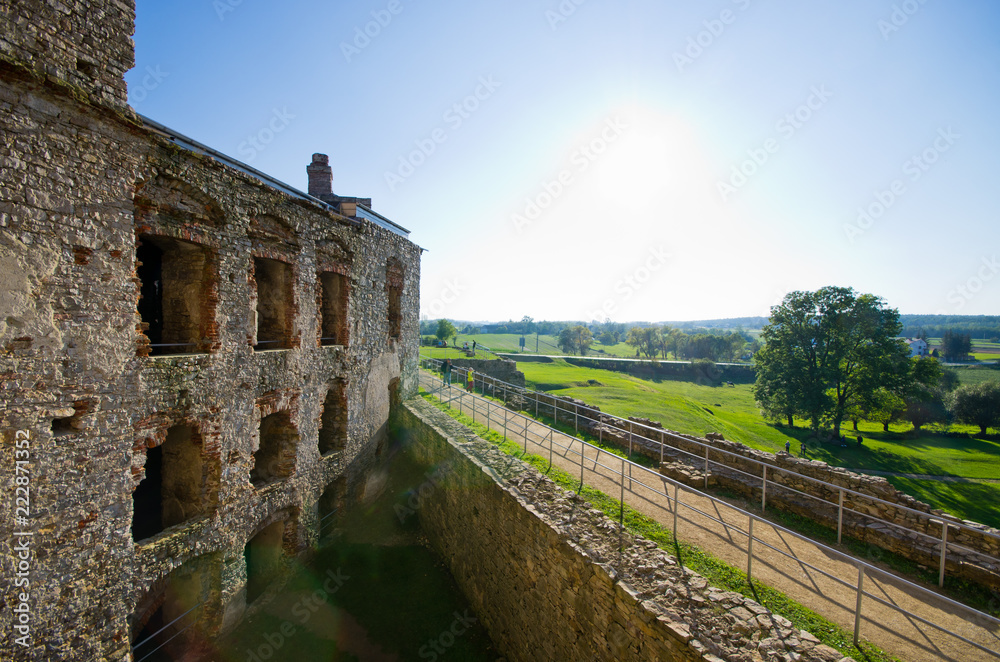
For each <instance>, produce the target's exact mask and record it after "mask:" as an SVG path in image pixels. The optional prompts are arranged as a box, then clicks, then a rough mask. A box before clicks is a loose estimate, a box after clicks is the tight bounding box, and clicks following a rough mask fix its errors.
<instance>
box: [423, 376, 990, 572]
mask: <svg viewBox="0 0 1000 662" xmlns="http://www.w3.org/2000/svg"><path fill="white" fill-rule="evenodd" d="M422 358H423V359H424V360H425V362H435V363H438V362H440V361H439V360H438V359H433V358H430V357H427V356H424V357H422ZM480 374H481V373H480ZM486 378H489V380H490V381H491V382H493V384H494V388H496V384H501V385H503V386H504V387H505V388H508V389H509V390H511V391H514V392H515V393H518V394H519V395H525V396H534V397H533V398H532V399H534V400H535V402H536V407H537V404H538V396H545V397H548V398H552V400H553V402H552V403H545V406H546V407H552V408H553V410H554V411H562V412H565V413H567V414H569V413H578V412H575V411H572V412H571V411H570V410H568V409H563V408H561V407H559V406H558V405H557V404H556V403H557V402H558V401H559V400H560V398H559V396H554V395H550V394H547V393H541V392H539V391H534V390H532V389H528V388H525V387H523V386H518V385H516V384H511V383H509V382H505V381H503V380H500V379H496V378H495V377H491V376H489V375H483V379H484V380H485V379H486ZM586 409H588V410H590V411H594V412H597V413H599V414H600V415H601V416H602V417H607V418H610V419H612V420H615V421H621V422H622V423H627V424H628V425H629V428H630V431H629V434H630V435H631V436H638V437H639V438H640V439H644V440H645V441H648V442H650V443H653V444H660V445H661V446H665V445H666V444H665V443H664V442H663V441H659V440H656V439H651V438H649V437H645V436H643V435H641V434H639V435H636V434H635V432H634V431H631V430H634V428H635V426H638V427H640V428H645V429H646V430H652V431H655V432H657V433H658V434H660V435H662V436H664V437H670V438H673V439H676V440H681V441H685V442H688V443H692V444H695V445H697V446H700V447H701V448H703V449H705V450H707V451H712V452H714V453H717V454H722V455H725V456H729V457H733V458H736V459H738V460H740V461H743V462H749V463H751V464H755V465H757V466H760V467H761V468H762V472H763V470H765V469H766V468H770V469H772V470H776V471H784V472H788V473H791V474H794V475H795V476H796V477H797V478H800V479H802V480H806V481H809V482H811V483H815V484H818V485H821V486H823V487H827V488H830V489H831V490H833V491H837V492H843V493H844V494H846V495H853V496H856V497H858V498H861V499H865V500H868V501H871V502H874V503H881V504H885V505H887V506H891V507H893V508H896V509H898V510H901V511H904V512H908V513H912V514H914V515H917V516H918V517H921V518H923V519H927V520H930V521H932V522H935V523H941V522H942V521H946V522H947V526H948V527H954V528H959V529H963V530H966V531H971V532H973V533H975V534H977V535H982V536H986V537H988V538H993V539H996V540H998V541H1000V534H995V533H991V532H990V531H984V530H982V529H979V528H976V527H972V526H969V525H967V524H965V523H963V522H961V521H960V520H949V519H948V518H947V517H946V516H944V517H943V516H942V515H936V514H934V513H928V512H926V511H923V510H917V509H915V508H910V507H909V506H904V505H902V504H899V503H896V502H893V501H887V500H885V499H880V498H879V497H876V496H872V495H870V494H865V493H864V492H859V491H857V490H852V489H850V488H848V487H842V486H840V485H836V484H834V483H830V482H827V481H824V480H822V479H819V478H814V477H812V476H807V475H805V474H800V473H798V472H796V471H794V470H792V469H790V468H786V467H781V466H779V465H776V464H769V463H767V462H762V461H760V460H756V459H754V458H750V457H746V456H745V455H740V454H739V453H734V452H732V451H727V450H725V449H722V448H717V447H715V446H710V445H708V444H705V443H704V442H701V441H698V440H697V439H692V438H688V437H684V436H681V435H678V434H676V433H673V432H671V431H669V430H666V429H663V428H656V427H653V426H649V425H646V424H644V423H638V422H636V421H631V420H629V419H624V418H621V417H620V416H615V415H614V414H607V413H605V412H601V411H599V410H597V409H594V408H592V407H590V406H588V407H586ZM588 420H592V421H595V422H597V423H603V421H601V420H600V419H592V418H590V419H588ZM615 427H618V426H615ZM618 429H620V430H623V431H625V428H622V427H618ZM670 448H672V449H673V450H675V451H677V452H679V453H684V454H687V455H690V456H692V457H696V458H698V459H699V460H700V459H702V458H701V457H699V456H697V455H694V454H693V453H691V452H690V451H685V450H684V449H681V448H677V447H676V446H670ZM715 464H717V465H719V466H724V467H726V468H727V469H729V470H731V471H736V472H739V473H742V474H743V475H745V476H748V477H751V478H758V479H760V478H762V476H757V475H755V474H751V473H747V472H745V471H743V470H741V469H738V468H736V467H733V466H729V465H727V464H725V463H723V462H718V461H715ZM772 482H774V483H775V484H777V485H781V486H782V487H783V488H784V489H787V490H793V491H797V490H795V488H792V487H789V486H786V485H783V484H782V483H780V482H778V481H772ZM798 493H799V494H802V495H804V496H809V497H810V498H814V499H818V500H820V501H823V502H824V503H828V504H831V505H837V504H835V503H834V502H832V501H826V500H824V499H822V498H821V497H817V496H815V495H810V494H807V493H804V492H800V491H798ZM848 511H849V512H852V513H855V514H857V515H861V516H864V517H870V518H872V519H878V518H875V517H874V516H873V515H869V514H867V513H862V512H860V511H856V510H852V509H848ZM879 521H882V522H884V523H886V524H889V525H891V526H895V527H897V528H900V529H903V530H904V531H910V532H912V533H916V534H918V535H922V536H927V537H930V538H934V536H932V535H931V534H928V533H925V532H923V531H917V530H915V529H911V528H908V527H905V526H902V525H899V524H896V523H895V522H888V521H886V520H879ZM949 544H950V545H953V546H955V547H958V548H961V549H967V550H968V551H970V552H973V553H975V554H980V555H982V556H985V557H987V558H990V559H995V557H993V556H991V555H990V554H988V553H986V552H983V551H981V550H977V549H972V548H969V547H966V546H964V545H961V544H960V543H954V542H951V543H949ZM996 560H1000V559H996Z"/></svg>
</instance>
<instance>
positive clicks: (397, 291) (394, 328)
mask: <svg viewBox="0 0 1000 662" xmlns="http://www.w3.org/2000/svg"><path fill="white" fill-rule="evenodd" d="M402 298H403V288H402V287H394V286H390V287H389V337H390V338H399V336H400V333H401V329H402V326H403V324H402V322H403V313H402Z"/></svg>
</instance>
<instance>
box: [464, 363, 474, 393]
mask: <svg viewBox="0 0 1000 662" xmlns="http://www.w3.org/2000/svg"><path fill="white" fill-rule="evenodd" d="M465 374H466V375H467V379H468V380H469V393H472V389H473V388H474V387H475V383H476V381H475V379H476V378H475V373H473V372H472V368H469V371H468V372H467V373H465Z"/></svg>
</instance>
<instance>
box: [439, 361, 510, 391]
mask: <svg viewBox="0 0 1000 662" xmlns="http://www.w3.org/2000/svg"><path fill="white" fill-rule="evenodd" d="M451 364H452V365H453V366H456V367H459V368H472V369H473V370H474V371H475V372H477V373H481V374H485V375H489V376H490V377H492V378H494V379H499V380H500V381H502V382H507V383H508V384H514V385H515V386H524V384H525V380H524V373H523V372H521V371H520V370H518V369H517V363H515V362H513V361H507V360H499V361H497V360H486V359H452V360H451ZM476 388H479V385H478V384H477V386H476Z"/></svg>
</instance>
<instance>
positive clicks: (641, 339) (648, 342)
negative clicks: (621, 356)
mask: <svg viewBox="0 0 1000 662" xmlns="http://www.w3.org/2000/svg"><path fill="white" fill-rule="evenodd" d="M625 342H626V343H628V344H629V345H632V347H635V348H636V349H638V350H639V351H640V352H642V354H643V355H644V356H645V357H646V358H650V359H651V358H655V357H656V355H657V354H659V352H660V329H659V327H656V326H633V327H632V328H631V329H629V332H628V336H627V337H626V338H625Z"/></svg>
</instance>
